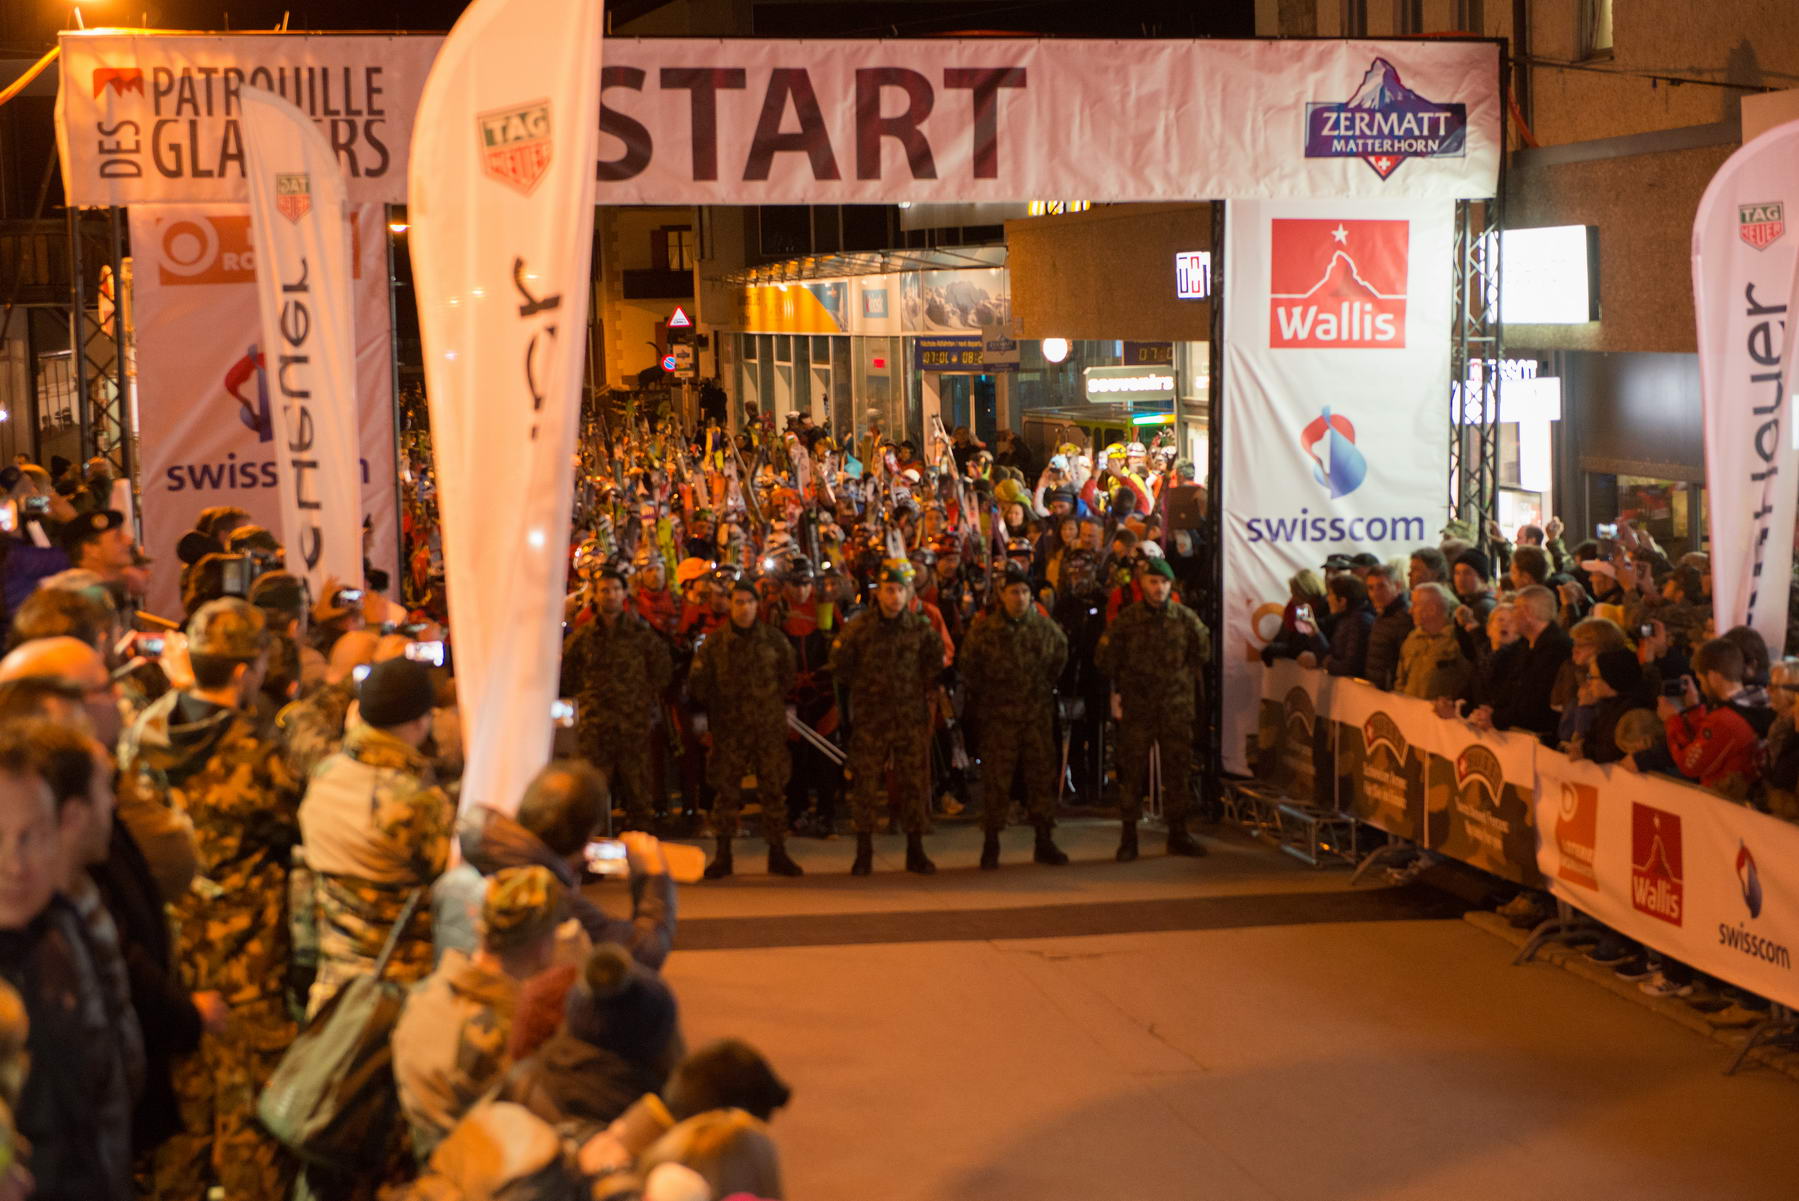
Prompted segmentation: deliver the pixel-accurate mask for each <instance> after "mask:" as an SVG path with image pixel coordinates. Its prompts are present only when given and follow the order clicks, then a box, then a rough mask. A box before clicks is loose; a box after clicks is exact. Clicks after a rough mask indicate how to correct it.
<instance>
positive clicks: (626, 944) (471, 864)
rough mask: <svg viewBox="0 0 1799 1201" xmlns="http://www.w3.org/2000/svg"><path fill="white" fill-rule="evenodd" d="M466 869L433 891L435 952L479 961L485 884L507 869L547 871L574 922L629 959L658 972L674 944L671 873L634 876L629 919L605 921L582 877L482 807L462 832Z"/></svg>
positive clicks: (533, 838)
mask: <svg viewBox="0 0 1799 1201" xmlns="http://www.w3.org/2000/svg"><path fill="white" fill-rule="evenodd" d="M457 839H458V843H459V845H460V846H461V848H462V863H461V864H460V865H459V866H457V867H455V868H453V869H451V870H450V871H448V872H445V873H444V874H443V875H442V876H440V877H438V880H437V883H436V885H435V886H433V888H432V889H431V922H432V934H433V938H434V939H435V941H436V943H437V953H438V955H440V956H441V955H442V954H443V953H444V952H445V951H447V950H452V949H454V950H459V951H464V952H466V953H468V954H473V953H474V951H475V949H476V947H477V946H478V945H479V943H480V938H479V935H478V934H477V932H476V929H475V915H476V914H478V913H479V912H480V910H481V893H482V889H483V888H485V887H486V879H485V877H487V876H491V875H493V874H494V873H495V872H497V871H500V870H501V869H503V868H508V867H530V866H533V865H536V866H538V867H546V868H548V869H549V870H550V872H551V873H552V874H553V875H555V877H556V878H557V879H558V880H560V881H562V884H563V887H564V888H566V889H567V897H568V907H569V916H571V917H573V918H574V919H575V920H576V921H578V922H580V923H581V926H582V928H583V929H584V930H586V932H587V937H588V938H589V939H590V940H591V941H593V942H594V943H596V944H598V943H602V942H611V943H617V944H618V945H619V946H621V947H623V948H625V950H627V951H629V952H630V954H631V958H633V959H635V960H637V962H639V963H641V964H643V965H644V966H645V967H647V968H650V969H652V970H655V971H660V970H661V969H662V964H663V963H664V962H665V961H666V960H667V959H668V953H669V950H670V949H671V948H672V947H673V946H674V942H675V886H674V881H672V880H670V879H669V878H668V876H667V875H666V874H664V875H658V876H641V875H636V874H633V875H632V877H631V917H630V919H629V920H626V919H624V918H616V917H612V916H611V915H609V914H607V913H606V912H605V911H604V910H602V909H601V908H600V907H599V906H598V905H595V904H594V903H593V902H592V901H590V900H588V899H587V898H586V897H585V896H584V895H582V892H581V881H580V878H579V877H578V876H577V875H576V874H575V870H574V869H573V868H572V867H570V866H569V865H568V861H567V860H565V859H563V858H562V856H560V855H558V854H556V852H554V851H552V850H551V849H550V848H549V847H548V846H546V845H545V844H544V841H543V839H541V838H539V837H538V836H537V835H535V834H533V833H532V832H531V831H529V830H527V829H525V827H523V826H521V825H519V823H518V822H517V821H515V820H514V819H512V818H511V817H508V816H507V815H506V814H504V813H501V812H500V811H499V810H497V809H489V808H486V807H485V806H476V807H475V808H473V809H471V810H469V812H468V813H467V814H466V815H464V817H463V819H462V822H461V825H460V826H459V828H458V830H457Z"/></svg>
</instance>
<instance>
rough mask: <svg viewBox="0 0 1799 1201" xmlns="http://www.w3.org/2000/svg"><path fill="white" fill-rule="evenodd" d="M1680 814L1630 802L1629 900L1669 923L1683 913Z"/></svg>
mask: <svg viewBox="0 0 1799 1201" xmlns="http://www.w3.org/2000/svg"><path fill="white" fill-rule="evenodd" d="M1685 901H1686V878H1685V874H1684V871H1683V869H1682V866H1681V858H1680V816H1679V815H1678V814H1674V813H1669V812H1668V811H1667V810H1665V809H1657V808H1655V807H1654V806H1653V805H1644V804H1641V803H1639V802H1636V801H1632V802H1631V806H1630V903H1631V904H1632V905H1634V906H1636V908H1637V911H1638V912H1640V913H1647V914H1648V915H1649V916H1650V917H1653V918H1660V919H1661V920H1662V921H1664V922H1667V923H1668V924H1669V925H1670V926H1678V925H1681V924H1682V920H1683V918H1684V916H1685V914H1684V907H1685Z"/></svg>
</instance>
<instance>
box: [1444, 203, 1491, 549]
mask: <svg viewBox="0 0 1799 1201" xmlns="http://www.w3.org/2000/svg"><path fill="white" fill-rule="evenodd" d="M1499 229H1500V204H1499V200H1498V198H1492V199H1488V200H1458V201H1456V206H1455V284H1454V306H1455V312H1454V315H1453V317H1452V320H1453V321H1454V326H1453V328H1452V329H1451V331H1450V337H1451V339H1452V343H1451V351H1450V367H1449V381H1450V382H1449V405H1450V418H1449V429H1450V440H1449V481H1448V482H1449V511H1450V513H1451V514H1452V515H1453V516H1455V517H1456V518H1458V519H1460V520H1462V521H1465V522H1468V523H1469V524H1470V525H1471V526H1472V527H1473V529H1474V531H1475V532H1474V537H1473V541H1474V542H1476V543H1477V544H1484V543H1485V542H1486V541H1487V534H1486V524H1487V521H1488V519H1489V518H1493V517H1496V516H1498V513H1499V371H1498V364H1499V360H1500V358H1501V357H1502V356H1503V353H1504V349H1503V347H1504V338H1503V329H1502V327H1501V325H1500V321H1499Z"/></svg>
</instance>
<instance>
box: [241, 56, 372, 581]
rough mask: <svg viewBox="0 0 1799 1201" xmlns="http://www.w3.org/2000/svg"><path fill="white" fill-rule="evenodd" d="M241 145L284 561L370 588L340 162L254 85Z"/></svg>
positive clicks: (301, 118) (295, 113)
mask: <svg viewBox="0 0 1799 1201" xmlns="http://www.w3.org/2000/svg"><path fill="white" fill-rule="evenodd" d="M240 99H241V103H242V104H243V128H244V151H245V154H246V157H247V159H248V166H249V184H250V229H251V233H252V240H253V242H254V243H255V246H256V249H257V251H258V252H259V253H258V254H257V256H256V297H257V301H258V304H259V307H260V309H261V312H262V345H263V346H264V347H265V350H264V359H265V362H266V361H267V359H268V357H269V350H268V349H266V348H273V357H274V362H273V363H272V364H270V369H269V370H268V373H267V374H268V376H269V378H270V380H271V381H272V385H273V386H272V387H271V389H270V391H271V392H272V393H273V395H272V396H270V398H269V416H270V418H271V423H272V425H273V426H274V433H275V451H276V456H275V467H276V475H277V476H278V478H279V479H280V489H279V491H280V495H281V544H282V546H284V547H285V548H286V549H287V567H288V570H290V571H292V572H293V573H294V574H296V575H303V576H305V577H306V581H307V583H309V584H310V585H311V586H312V595H313V596H314V597H315V598H321V599H322V598H323V597H324V596H325V595H326V586H327V581H335V582H336V585H337V586H341V587H345V588H361V587H362V584H363V581H362V496H361V493H362V488H361V482H362V481H361V479H360V476H361V471H360V470H359V467H358V463H357V459H358V458H359V457H360V456H359V455H358V453H357V419H356V418H357V414H356V358H355V356H356V347H355V337H354V334H353V333H352V329H353V323H352V319H351V318H352V313H351V310H352V309H353V307H354V304H355V297H354V293H353V286H354V285H353V282H352V280H351V278H350V275H351V268H350V214H349V206H348V204H347V203H346V202H345V199H344V183H343V177H342V176H341V175H340V174H339V173H338V169H337V158H336V156H334V155H333V154H332V152H331V147H330V145H329V144H328V143H327V142H326V141H325V139H324V137H322V136H321V135H320V134H319V132H318V130H317V128H316V127H314V125H313V124H312V122H311V121H310V120H308V119H307V117H306V114H305V113H303V112H301V111H300V110H299V109H297V108H295V107H294V106H293V105H291V104H289V103H288V102H287V101H285V100H283V99H281V98H280V97H279V96H276V95H274V94H272V93H269V92H264V91H262V90H261V89H258V88H251V87H246V88H244V89H243V91H242V92H241V94H240Z"/></svg>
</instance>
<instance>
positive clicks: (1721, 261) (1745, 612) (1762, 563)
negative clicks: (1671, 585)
mask: <svg viewBox="0 0 1799 1201" xmlns="http://www.w3.org/2000/svg"><path fill="white" fill-rule="evenodd" d="M1794 204H1799V121H1793V122H1789V123H1787V124H1785V125H1780V126H1776V127H1775V128H1773V129H1771V130H1769V131H1768V132H1766V133H1764V134H1762V135H1761V136H1760V137H1758V138H1755V139H1754V140H1753V141H1751V142H1749V143H1748V144H1746V145H1745V146H1743V147H1742V149H1740V150H1738V151H1737V152H1736V153H1735V154H1732V155H1731V156H1730V157H1729V158H1728V159H1726V160H1725V162H1724V165H1723V166H1722V167H1720V168H1719V169H1718V173H1717V175H1715V176H1713V177H1712V181H1711V183H1710V185H1708V186H1707V187H1706V189H1705V195H1704V196H1703V197H1702V198H1701V199H1700V201H1699V210H1698V214H1697V216H1695V217H1694V219H1693V309H1694V313H1695V316H1696V317H1697V319H1698V324H1699V385H1700V395H1701V400H1702V402H1703V409H1704V422H1705V481H1706V490H1707V491H1706V511H1707V512H1708V513H1709V515H1710V522H1711V527H1710V533H1711V544H1712V545H1713V546H1715V547H1732V548H1736V549H1737V550H1738V552H1739V553H1733V554H1729V555H1723V556H1720V557H1719V562H1718V563H1717V564H1716V565H1715V567H1714V570H1713V572H1712V611H1713V615H1714V616H1715V617H1716V619H1717V623H1718V628H1719V629H1720V630H1725V629H1729V628H1731V627H1732V626H1737V625H1745V624H1747V625H1749V626H1752V627H1754V629H1755V632H1756V633H1758V634H1760V635H1761V636H1762V638H1763V639H1764V640H1765V641H1766V642H1767V644H1768V645H1769V646H1782V645H1785V641H1786V626H1787V587H1788V582H1789V576H1790V572H1789V570H1788V569H1789V565H1790V562H1791V559H1792V550H1793V517H1794V497H1795V492H1796V490H1799V478H1796V477H1799V441H1796V440H1795V436H1794V430H1793V429H1792V427H1791V423H1792V417H1791V415H1790V413H1789V412H1788V407H1787V403H1786V397H1785V396H1784V395H1783V394H1782V378H1781V377H1782V370H1783V363H1790V362H1791V358H1790V356H1791V354H1792V349H1791V348H1792V341H1791V339H1792V329H1791V327H1792V325H1793V323H1791V322H1789V321H1788V320H1787V307H1788V305H1789V304H1791V303H1792V297H1793V295H1794V272H1795V269H1796V268H1799V234H1796V233H1793V232H1792V231H1790V230H1789V229H1788V228H1787V224H1786V210H1787V206H1789V205H1794ZM1794 215H1795V218H1799V210H1795V214H1794ZM1741 552H1747V553H1741Z"/></svg>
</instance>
